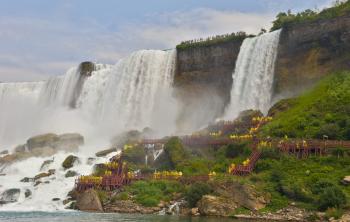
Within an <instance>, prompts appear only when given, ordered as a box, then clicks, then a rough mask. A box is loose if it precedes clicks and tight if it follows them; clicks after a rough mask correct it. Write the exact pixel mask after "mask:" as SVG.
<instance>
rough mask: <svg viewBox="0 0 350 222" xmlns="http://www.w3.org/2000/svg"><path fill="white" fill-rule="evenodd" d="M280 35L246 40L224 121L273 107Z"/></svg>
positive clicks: (237, 65)
mask: <svg viewBox="0 0 350 222" xmlns="http://www.w3.org/2000/svg"><path fill="white" fill-rule="evenodd" d="M280 33H281V30H277V31H274V32H270V33H266V34H263V35H261V36H257V37H254V38H247V39H245V40H244V41H243V43H242V46H241V49H240V52H239V55H238V58H237V61H236V68H235V71H234V73H233V76H232V78H233V84H232V90H231V102H230V104H229V106H228V107H227V109H226V113H225V118H228V119H233V118H234V117H236V116H237V115H238V114H239V112H241V111H243V110H247V109H257V110H260V111H262V112H263V113H266V112H267V111H268V109H269V108H270V106H271V95H272V85H273V79H274V72H275V61H276V57H277V49H278V44H279V38H280Z"/></svg>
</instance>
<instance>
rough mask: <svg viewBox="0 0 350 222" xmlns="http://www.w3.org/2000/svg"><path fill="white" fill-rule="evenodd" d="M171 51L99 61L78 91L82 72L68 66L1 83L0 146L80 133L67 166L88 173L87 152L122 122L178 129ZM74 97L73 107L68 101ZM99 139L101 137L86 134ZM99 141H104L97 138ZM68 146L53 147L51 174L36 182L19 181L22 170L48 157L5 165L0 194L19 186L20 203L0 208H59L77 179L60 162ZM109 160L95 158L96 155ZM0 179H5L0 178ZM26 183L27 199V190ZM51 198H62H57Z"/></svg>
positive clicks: (34, 170)
mask: <svg viewBox="0 0 350 222" xmlns="http://www.w3.org/2000/svg"><path fill="white" fill-rule="evenodd" d="M175 57H176V51H175V50H170V51H159V50H142V51H138V52H135V53H133V54H131V55H130V56H128V57H127V58H125V59H122V60H120V61H119V62H118V63H117V64H115V65H111V66H110V65H100V64H97V65H96V70H95V71H94V72H93V73H92V75H91V76H90V77H88V78H85V79H84V82H83V85H82V88H81V91H80V94H79V96H78V97H77V98H76V96H77V91H76V90H77V87H78V86H79V81H81V79H80V73H79V71H78V68H72V69H70V70H69V71H68V72H67V73H66V74H65V75H64V76H59V77H53V78H51V79H49V80H48V81H46V82H40V83H28V84H27V83H18V84H17V83H16V84H15V83H11V84H5V83H0V107H1V109H0V151H2V150H3V149H5V148H7V149H10V150H11V149H12V148H13V147H14V146H15V145H18V144H21V143H24V142H25V141H26V140H27V139H28V138H29V137H31V136H34V135H38V134H42V133H51V132H52V133H57V134H61V133H67V132H78V133H81V134H82V135H84V137H85V142H86V145H85V146H84V147H80V150H79V153H78V154H74V155H77V156H79V157H80V163H79V164H78V165H76V166H74V168H73V169H72V170H75V171H77V172H78V173H82V174H87V173H90V172H91V170H92V166H91V165H87V164H86V159H87V158H88V157H90V156H92V155H94V153H95V152H96V151H98V150H101V149H103V148H105V146H107V145H108V142H109V141H108V140H109V139H111V137H113V136H114V135H116V134H118V133H120V132H121V131H122V130H126V129H135V128H136V129H143V128H144V127H151V128H153V129H155V130H158V131H161V132H162V133H163V134H168V133H171V130H173V129H174V128H175V114H176V104H175V101H174V100H173V98H172V95H171V94H172V80H173V75H174V67H175ZM72 100H76V101H75V106H74V107H72V106H71V103H72ZM94 139H98V140H99V141H98V142H95V141H91V140H94ZM100 140H103V141H104V142H105V144H103V143H100ZM67 155H68V153H58V154H55V156H54V157H55V161H54V163H53V164H52V165H51V166H50V169H56V173H55V175H52V176H50V177H48V178H46V179H44V181H47V183H45V182H44V183H42V184H40V185H38V186H35V187H34V186H33V185H34V183H23V182H20V180H21V179H22V178H24V177H33V176H35V175H36V174H38V173H40V172H44V171H42V170H40V165H41V164H42V163H43V161H44V160H47V159H50V158H52V157H49V158H39V157H38V158H30V159H27V160H24V161H21V162H18V163H14V164H12V165H10V166H7V167H6V168H5V169H4V170H3V171H2V172H1V173H5V174H6V176H5V177H6V181H5V182H2V183H1V185H2V186H0V193H2V192H3V191H4V190H6V189H9V188H19V189H21V194H20V198H19V200H18V202H16V203H11V204H6V205H3V206H0V210H45V211H47V210H57V209H59V210H62V209H64V206H63V204H62V200H64V199H65V198H66V194H67V192H68V191H69V190H70V189H72V187H73V185H74V178H65V175H64V174H65V171H64V170H63V169H62V167H61V163H62V161H63V160H64V158H65V157H66V156H67ZM106 160H107V159H101V158H98V159H97V160H96V161H95V162H103V161H106ZM0 179H2V178H1V177H0ZM26 189H29V190H31V192H32V196H31V197H30V198H25V197H24V192H25V190H26ZM53 198H60V199H61V200H60V201H58V202H55V201H52V199H53Z"/></svg>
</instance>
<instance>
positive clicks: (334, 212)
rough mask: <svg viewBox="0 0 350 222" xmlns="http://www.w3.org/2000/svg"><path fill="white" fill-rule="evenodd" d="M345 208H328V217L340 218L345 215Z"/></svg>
mask: <svg viewBox="0 0 350 222" xmlns="http://www.w3.org/2000/svg"><path fill="white" fill-rule="evenodd" d="M343 213H344V212H343V210H341V209H338V208H328V209H327V210H326V216H325V217H326V219H330V218H332V217H333V218H334V219H336V220H337V219H340V218H341V217H342V216H343Z"/></svg>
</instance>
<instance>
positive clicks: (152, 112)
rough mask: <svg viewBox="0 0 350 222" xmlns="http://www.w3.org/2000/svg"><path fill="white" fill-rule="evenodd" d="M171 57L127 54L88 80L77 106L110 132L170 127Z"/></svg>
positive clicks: (153, 53)
mask: <svg viewBox="0 0 350 222" xmlns="http://www.w3.org/2000/svg"><path fill="white" fill-rule="evenodd" d="M175 55H176V51H175V50H170V51H160V50H142V51H138V52H135V53H133V54H131V55H130V56H128V57H127V58H125V59H122V60H120V61H119V62H118V63H117V64H116V65H114V66H113V67H111V68H110V69H109V70H108V71H104V72H99V73H95V74H94V75H93V76H92V77H90V78H89V79H88V80H87V81H86V83H85V84H84V86H83V89H82V95H81V97H80V98H79V100H78V106H79V107H80V108H81V109H82V110H83V111H86V112H85V114H86V113H87V115H92V116H91V118H90V119H91V120H94V121H95V123H100V124H101V123H102V124H105V125H104V128H110V127H112V129H113V130H121V129H133V128H137V129H142V128H144V127H151V128H155V129H157V128H158V129H159V128H162V129H163V127H164V126H166V125H167V124H168V125H174V123H172V122H169V121H172V119H175V116H174V115H175V114H174V112H175V108H174V103H175V102H174V101H173V99H172V96H171V93H172V91H171V88H172V81H173V75H174V67H175ZM97 84H98V85H97ZM172 116H173V118H171V117H172ZM106 124H107V125H106Z"/></svg>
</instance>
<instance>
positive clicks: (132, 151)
mask: <svg viewBox="0 0 350 222" xmlns="http://www.w3.org/2000/svg"><path fill="white" fill-rule="evenodd" d="M145 155H146V153H145V149H144V148H143V147H139V146H134V147H131V148H128V149H125V150H123V153H122V159H123V160H125V161H128V162H131V163H134V164H144V163H145Z"/></svg>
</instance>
